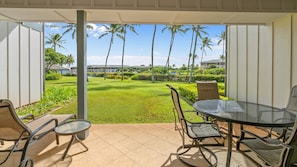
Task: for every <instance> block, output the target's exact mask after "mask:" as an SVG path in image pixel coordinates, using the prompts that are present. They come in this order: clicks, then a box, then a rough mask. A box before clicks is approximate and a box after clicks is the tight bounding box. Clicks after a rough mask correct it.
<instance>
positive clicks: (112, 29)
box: [98, 24, 121, 80]
mask: <svg viewBox="0 0 297 167" xmlns="http://www.w3.org/2000/svg"><path fill="white" fill-rule="evenodd" d="M103 27H104V28H105V32H104V33H103V34H101V35H100V36H99V37H98V38H99V39H100V38H102V37H104V36H106V35H108V34H111V36H110V41H109V48H108V51H107V55H106V59H105V65H104V67H105V68H104V80H106V67H107V61H108V57H109V54H110V50H111V46H112V44H113V40H114V35H117V36H120V29H121V25H120V24H110V25H109V26H107V25H103Z"/></svg>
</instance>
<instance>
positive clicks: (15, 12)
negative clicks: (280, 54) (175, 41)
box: [0, 8, 288, 24]
mask: <svg viewBox="0 0 297 167" xmlns="http://www.w3.org/2000/svg"><path fill="white" fill-rule="evenodd" d="M85 11H86V12H87V21H88V22H90V23H135V24H153V23H155V24H158V23H160V24H266V23H271V22H272V21H273V20H275V19H277V18H279V17H283V16H284V15H287V14H288V13H275V12H273V13H267V12H209V11H207V12H205V11H153V10H107V9H86V10H85ZM1 20H6V21H16V22H26V21H30V22H73V23H75V22H76V9H37V8H31V9H28V8H27V9H26V8H0V21H1Z"/></svg>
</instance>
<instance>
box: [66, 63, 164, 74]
mask: <svg viewBox="0 0 297 167" xmlns="http://www.w3.org/2000/svg"><path fill="white" fill-rule="evenodd" d="M156 67H161V66H156ZM121 68H122V66H121V65H107V66H106V72H118V71H119V70H120V69H121ZM124 68H129V69H131V70H132V71H138V70H140V69H149V68H151V66H144V65H140V66H128V65H124ZM104 69H105V65H88V66H87V72H104ZM71 73H72V74H76V73H77V67H71Z"/></svg>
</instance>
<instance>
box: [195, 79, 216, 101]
mask: <svg viewBox="0 0 297 167" xmlns="http://www.w3.org/2000/svg"><path fill="white" fill-rule="evenodd" d="M196 84H197V91H198V100H210V99H220V96H219V91H218V83H217V81H196Z"/></svg>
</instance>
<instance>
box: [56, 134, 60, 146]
mask: <svg viewBox="0 0 297 167" xmlns="http://www.w3.org/2000/svg"><path fill="white" fill-rule="evenodd" d="M56 143H57V145H59V144H60V140H59V135H57V134H56Z"/></svg>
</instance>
